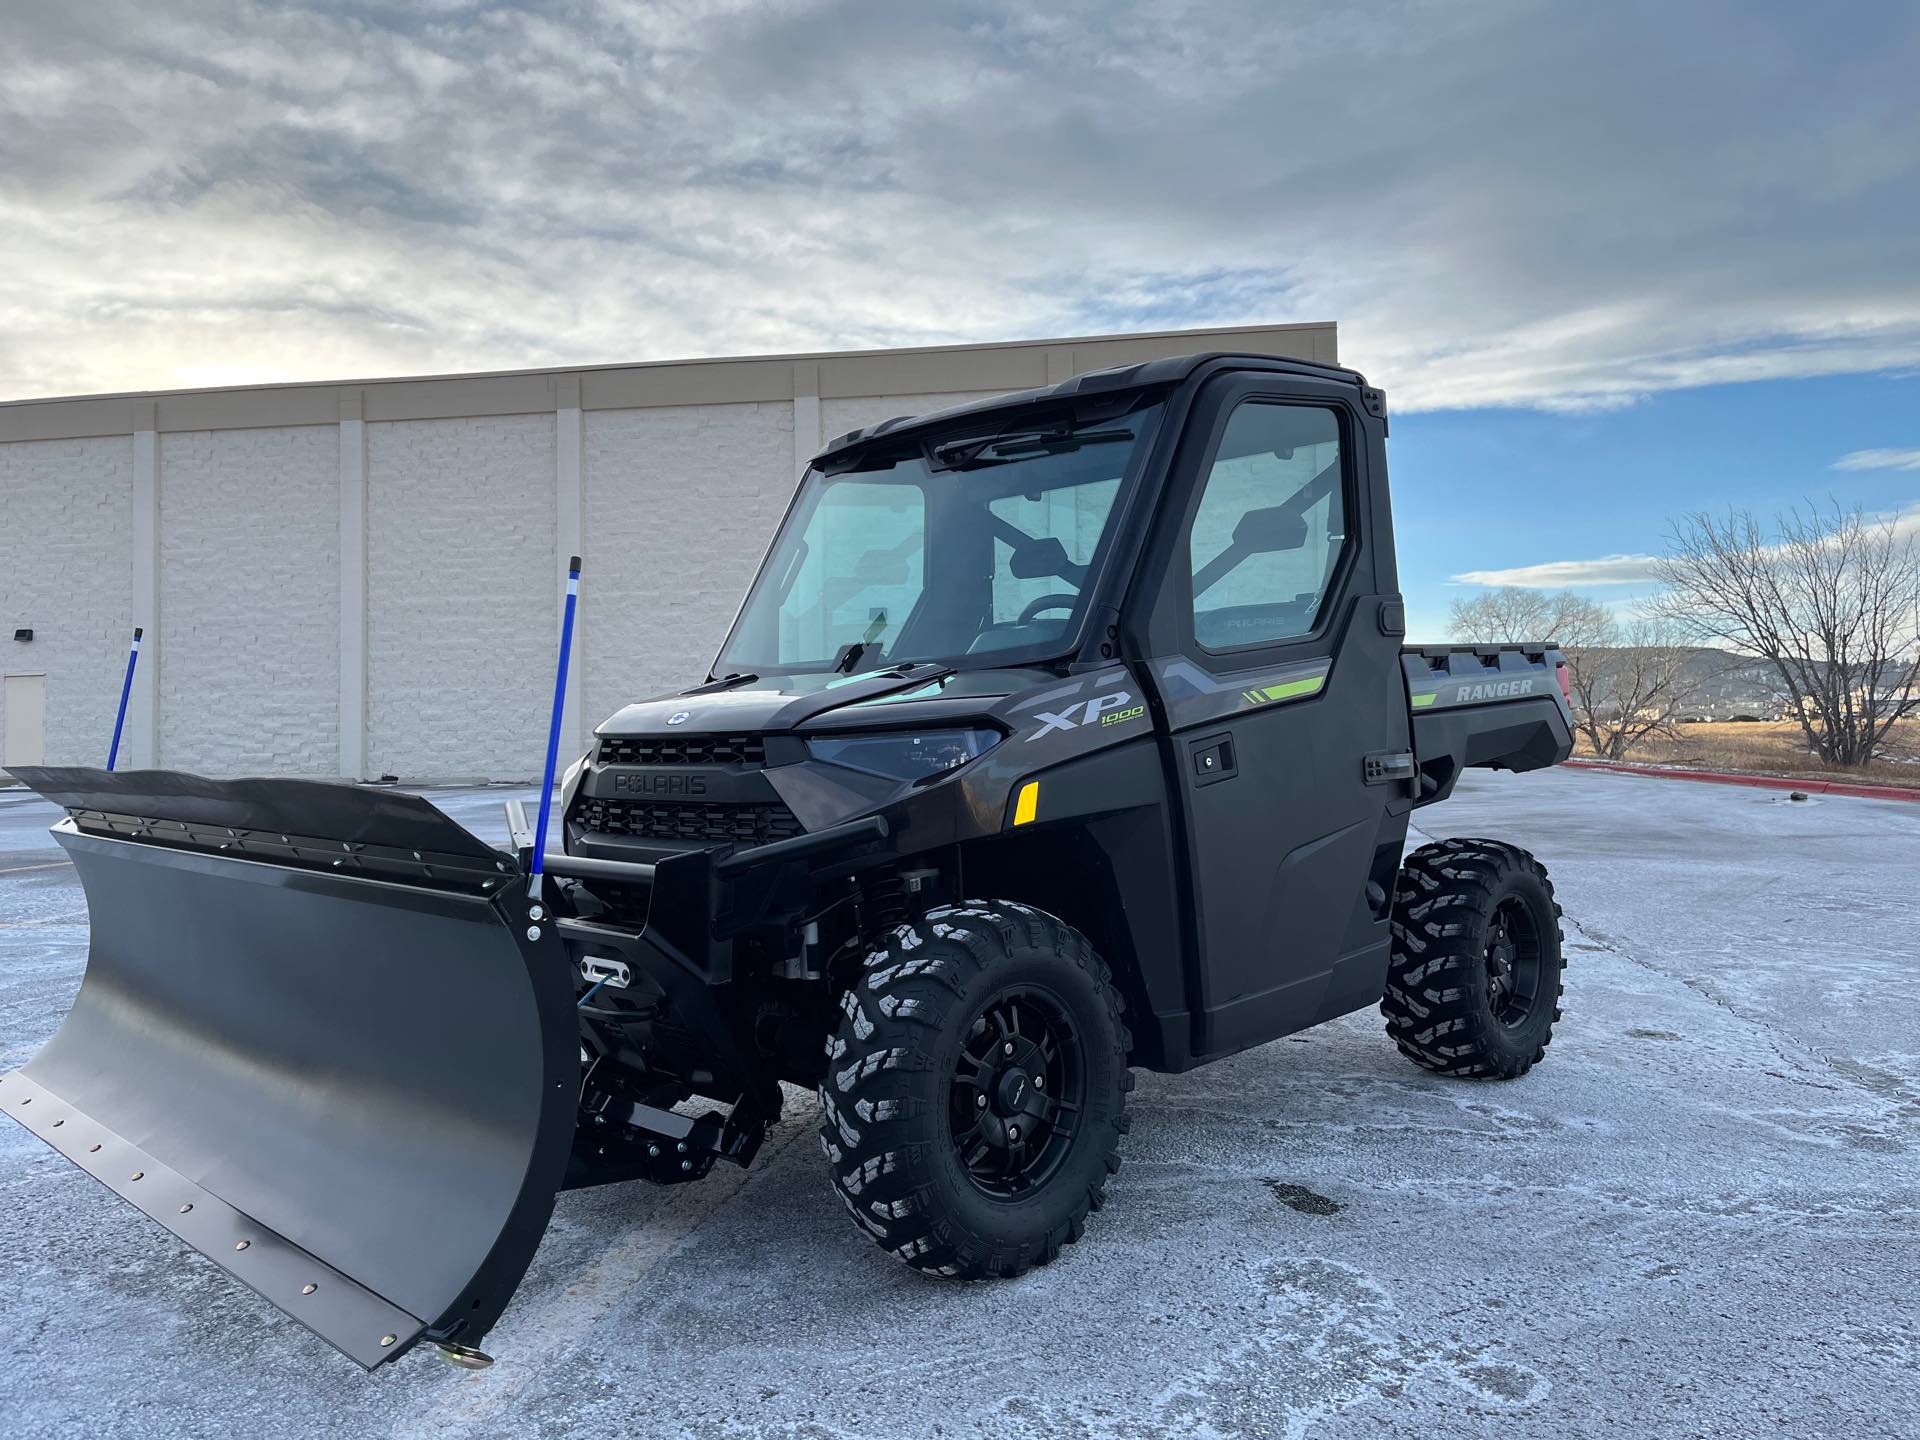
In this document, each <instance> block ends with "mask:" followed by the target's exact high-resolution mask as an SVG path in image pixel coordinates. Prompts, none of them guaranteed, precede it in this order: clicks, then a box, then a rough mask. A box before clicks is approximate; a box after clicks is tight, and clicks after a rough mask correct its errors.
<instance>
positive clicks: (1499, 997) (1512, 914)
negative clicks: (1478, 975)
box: [1486, 900, 1542, 1025]
mask: <svg viewBox="0 0 1920 1440" xmlns="http://www.w3.org/2000/svg"><path fill="white" fill-rule="evenodd" d="M1541 954H1542V949H1541V946H1540V942H1539V933H1538V928H1537V926H1536V924H1535V922H1534V919H1533V916H1532V914H1531V913H1530V912H1529V911H1527V910H1526V908H1525V907H1524V906H1523V905H1521V904H1520V903H1519V902H1517V901H1514V900H1507V901H1505V902H1503V903H1502V904H1501V906H1500V908H1499V909H1498V910H1496V911H1495V912H1494V916H1493V923H1492V924H1491V925H1490V926H1489V927H1488V929H1487V949H1486V964H1487V999H1488V1002H1489V1004H1490V1006H1491V1008H1492V1010H1493V1014H1494V1018H1495V1019H1496V1020H1498V1021H1499V1022H1500V1023H1501V1024H1503V1025H1518V1024H1520V1023H1521V1022H1522V1021H1524V1020H1525V1019H1526V1018H1527V1016H1528V1015H1529V1014H1531V1013H1532V1010H1533V1000H1534V996H1535V995H1536V994H1537V993H1538V991H1539V988H1540V974H1541V971H1540V966H1541Z"/></svg>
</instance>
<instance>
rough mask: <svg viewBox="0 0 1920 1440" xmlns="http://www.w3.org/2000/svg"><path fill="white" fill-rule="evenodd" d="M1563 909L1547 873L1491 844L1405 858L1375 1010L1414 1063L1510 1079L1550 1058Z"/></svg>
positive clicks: (1444, 845) (1458, 845)
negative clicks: (1384, 988)
mask: <svg viewBox="0 0 1920 1440" xmlns="http://www.w3.org/2000/svg"><path fill="white" fill-rule="evenodd" d="M1560 942H1561V934H1560V907H1559V905H1558V904H1556V903H1555V902H1554V898H1553V882H1552V881H1551V880H1549V879H1548V878H1547V871H1546V867H1545V866H1543V865H1541V863H1540V862H1539V861H1538V860H1535V859H1534V858H1533V856H1531V855H1529V854H1528V853H1527V852H1526V851H1525V850H1522V849H1520V848H1519V847H1518V846H1514V845H1504V844H1501V843H1500V842H1499V841H1497V840H1442V841H1440V842H1439V843H1438V844H1435V845H1425V846H1422V847H1421V848H1420V849H1418V850H1416V851H1414V852H1413V853H1412V854H1411V855H1409V856H1407V858H1406V860H1405V862H1404V863H1403V864H1402V865H1401V867H1400V878H1399V882H1398V883H1397V885H1396V886H1395V887H1394V897H1393V959H1392V962H1391V964H1390V965H1389V967H1388V970H1387V993H1386V995H1385V997H1384V998H1382V1000H1381V1001H1380V1013H1381V1014H1383V1015H1384V1016H1386V1019H1387V1034H1388V1035H1390V1036H1392V1037H1393V1042H1394V1044H1395V1045H1397V1046H1399V1048H1400V1053H1401V1054H1402V1055H1404V1056H1406V1057H1407V1058H1408V1059H1409V1060H1411V1061H1413V1063H1414V1064H1416V1065H1418V1066H1420V1067H1421V1068H1423V1069H1426V1070H1432V1071H1435V1072H1436V1073H1438V1074H1441V1075H1455V1076H1462V1077H1466V1078H1469V1079H1480V1080H1512V1079H1516V1078H1518V1077H1519V1076H1521V1075H1524V1074H1526V1073H1527V1071H1528V1070H1530V1069H1532V1068H1533V1066H1534V1065H1535V1064H1536V1063H1538V1062H1539V1061H1540V1060H1542V1059H1544V1058H1545V1057H1546V1053H1547V1045H1548V1044H1549V1042H1551V1041H1552V1039H1553V1022H1554V1021H1556V1020H1558V1019H1559V1018H1560V980H1561V971H1562V968H1563V966H1564V964H1565V961H1564V959H1563V957H1562V955H1561V949H1560Z"/></svg>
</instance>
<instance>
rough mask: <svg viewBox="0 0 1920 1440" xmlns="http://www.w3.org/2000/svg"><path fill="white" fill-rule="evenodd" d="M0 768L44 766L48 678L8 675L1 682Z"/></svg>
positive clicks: (45, 756) (45, 757) (45, 760)
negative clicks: (3, 721)
mask: <svg viewBox="0 0 1920 1440" xmlns="http://www.w3.org/2000/svg"><path fill="white" fill-rule="evenodd" d="M0 712H3V713H4V714H5V716H6V727H5V729H4V730H0V765H44V764H46V763H47V677H46V676H45V675H8V676H6V677H5V678H4V679H0Z"/></svg>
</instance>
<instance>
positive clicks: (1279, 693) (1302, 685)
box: [1260, 675, 1327, 700]
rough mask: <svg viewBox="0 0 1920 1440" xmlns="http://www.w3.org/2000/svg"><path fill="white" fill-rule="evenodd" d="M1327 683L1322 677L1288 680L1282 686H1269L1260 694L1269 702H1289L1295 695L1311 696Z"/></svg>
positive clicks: (1314, 676) (1324, 677)
mask: <svg viewBox="0 0 1920 1440" xmlns="http://www.w3.org/2000/svg"><path fill="white" fill-rule="evenodd" d="M1326 683H1327V677H1326V676H1324V675H1309V676H1307V677H1306V678H1305V679H1304V680H1289V681H1287V683H1286V684H1284V685H1269V686H1268V687H1267V688H1266V689H1265V690H1263V691H1261V692H1260V693H1261V694H1263V695H1265V696H1266V697H1267V699H1269V700H1291V699H1292V698H1293V697H1294V696H1296V695H1311V694H1313V693H1314V692H1315V691H1317V690H1318V689H1319V688H1320V687H1321V686H1322V685H1324V684H1326Z"/></svg>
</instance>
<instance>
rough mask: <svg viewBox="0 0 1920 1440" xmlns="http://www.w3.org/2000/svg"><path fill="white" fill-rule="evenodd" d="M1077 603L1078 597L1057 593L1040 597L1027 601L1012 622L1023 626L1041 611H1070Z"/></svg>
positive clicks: (1078, 601)
mask: <svg viewBox="0 0 1920 1440" xmlns="http://www.w3.org/2000/svg"><path fill="white" fill-rule="evenodd" d="M1079 603H1080V597H1079V596H1078V595H1064V594H1061V593H1059V592H1058V591H1056V592H1055V593H1054V594H1052V595H1042V596H1040V597H1038V598H1037V599H1034V600H1029V601H1028V602H1027V603H1026V604H1025V605H1024V606H1023V607H1021V610H1020V614H1019V617H1018V618H1017V619H1016V620H1015V621H1014V624H1016V625H1025V624H1026V623H1027V622H1028V621H1030V620H1032V619H1033V618H1034V617H1035V616H1036V615H1038V614H1039V613H1040V612H1041V611H1042V610H1071V609H1073V607H1074V606H1076V605H1078V604H1079Z"/></svg>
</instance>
